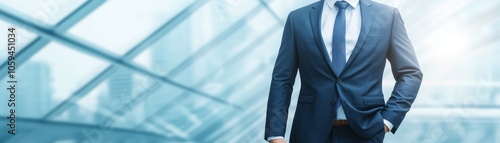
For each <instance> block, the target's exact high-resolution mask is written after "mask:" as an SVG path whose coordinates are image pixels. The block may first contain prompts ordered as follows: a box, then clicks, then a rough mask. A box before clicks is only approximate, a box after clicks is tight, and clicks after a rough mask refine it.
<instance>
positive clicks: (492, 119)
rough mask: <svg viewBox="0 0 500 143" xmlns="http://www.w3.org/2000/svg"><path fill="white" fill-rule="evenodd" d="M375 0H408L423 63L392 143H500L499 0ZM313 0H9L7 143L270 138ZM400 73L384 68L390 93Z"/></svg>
mask: <svg viewBox="0 0 500 143" xmlns="http://www.w3.org/2000/svg"><path fill="white" fill-rule="evenodd" d="M375 1H377V2H380V3H384V4H388V5H391V6H394V7H398V8H399V10H400V11H401V14H402V16H403V19H404V21H405V26H406V28H407V31H408V33H409V37H410V39H411V40H412V43H413V46H414V48H415V50H416V53H417V56H418V58H419V62H420V65H421V68H422V71H423V73H424V75H425V76H424V81H423V83H422V87H421V90H420V92H419V95H418V97H417V99H416V101H415V103H414V104H413V107H412V109H411V110H410V112H409V113H408V114H407V117H406V119H405V120H404V122H403V123H402V125H401V126H400V129H399V130H398V132H397V133H396V134H395V135H392V134H387V135H386V139H385V141H386V142H408V143H420V142H423V143H444V142H447V143H448V142H449V143H456V142H464V143H469V142H492V143H493V142H500V65H499V63H500V57H498V55H499V54H500V35H499V34H498V33H500V15H499V14H498V9H499V8H500V1H494V0H482V1H474V0H461V1H456V0H438V1H435V0H412V1H410V0H375ZM313 2H315V0H294V1H290V0H142V1H138V0H108V1H106V0H87V1H86V0H72V1H70V0H1V1H0V28H1V30H2V31H3V32H0V39H2V40H1V41H0V45H7V40H6V39H8V38H7V28H9V27H15V28H16V35H17V41H16V42H17V43H16V44H17V48H16V54H15V57H16V80H17V81H18V82H17V83H16V87H17V89H16V97H15V99H16V107H15V109H16V114H15V116H16V117H15V118H16V120H15V125H16V127H15V129H16V130H15V133H16V135H11V134H9V133H7V132H8V131H9V129H11V128H10V127H9V125H8V123H9V122H10V119H9V118H7V117H9V116H10V110H9V109H10V107H8V105H7V104H8V100H9V99H10V97H9V94H10V93H9V90H2V95H1V96H0V125H1V126H0V142H1V143H4V142H5V143H101V142H102V143H115V142H116V143H157V142H158V143H171V142H196V143H197V142H210V143H212V142H214V143H226V142H227V143H233V142H234V143H237V142H238V143H239V142H249V143H254V142H265V141H264V140H263V135H264V122H265V111H266V103H267V96H268V91H269V84H270V80H271V72H272V68H273V66H274V60H275V59H276V55H277V53H278V48H279V45H280V41H281V35H282V31H283V26H284V21H285V20H286V17H287V14H288V13H289V12H290V11H291V10H294V9H297V8H299V7H302V6H305V5H307V4H309V3H313ZM0 53H2V54H0V71H1V73H2V76H1V78H2V81H1V83H0V84H1V85H2V86H1V87H3V88H7V87H9V83H8V82H7V81H8V80H10V79H9V78H8V77H7V76H6V73H7V71H6V70H7V69H8V66H9V64H8V60H7V56H8V54H7V47H6V46H2V47H1V48H0ZM388 66H389V65H388ZM297 78H300V77H297ZM296 81H297V83H296V84H295V90H294V93H293V98H292V105H291V107H290V115H293V113H294V110H295V103H296V100H297V96H298V90H299V89H300V82H299V81H300V80H296ZM394 83H395V81H394V78H393V77H392V74H391V71H390V67H386V71H385V75H384V82H383V85H384V86H383V92H384V93H385V97H386V100H387V99H388V98H389V96H390V93H391V90H392V88H393V85H394ZM292 120H293V118H292V116H290V117H289V120H288V123H289V126H290V125H291V123H292ZM288 130H290V129H289V128H288ZM288 133H289V131H287V135H286V136H288Z"/></svg>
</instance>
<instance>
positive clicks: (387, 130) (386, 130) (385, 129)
mask: <svg viewBox="0 0 500 143" xmlns="http://www.w3.org/2000/svg"><path fill="white" fill-rule="evenodd" d="M384 131H385V133H387V132H389V127H387V125H385V124H384Z"/></svg>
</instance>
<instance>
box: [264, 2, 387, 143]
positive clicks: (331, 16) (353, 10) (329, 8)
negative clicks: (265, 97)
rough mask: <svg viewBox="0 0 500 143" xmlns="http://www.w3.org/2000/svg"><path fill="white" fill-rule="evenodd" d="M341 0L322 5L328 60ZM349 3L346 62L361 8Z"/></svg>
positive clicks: (356, 33)
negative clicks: (337, 5) (337, 4)
mask: <svg viewBox="0 0 500 143" xmlns="http://www.w3.org/2000/svg"><path fill="white" fill-rule="evenodd" d="M337 1H342V0H325V3H324V5H323V12H322V15H321V36H322V37H323V42H325V43H324V44H325V46H326V51H327V52H328V56H329V57H330V60H332V57H331V56H332V50H333V49H332V44H333V43H332V41H333V28H334V27H335V19H336V17H337V13H338V11H339V9H338V8H337V7H336V6H335V2H337ZM344 1H346V2H347V3H349V7H347V9H346V10H345V18H346V35H345V43H346V45H345V55H346V56H345V57H346V60H345V61H346V62H347V61H348V60H349V57H350V56H351V53H352V51H353V50H354V47H355V46H356V42H357V41H358V38H359V34H360V32H361V8H360V5H359V0H344ZM346 119H347V118H346V116H345V112H344V109H343V108H342V105H340V107H339V108H338V109H337V120H346ZM384 124H385V125H387V127H388V128H389V130H391V129H392V127H393V125H392V123H390V122H389V121H387V120H385V119H384ZM279 138H283V136H272V137H269V138H267V140H268V141H271V140H273V139H279Z"/></svg>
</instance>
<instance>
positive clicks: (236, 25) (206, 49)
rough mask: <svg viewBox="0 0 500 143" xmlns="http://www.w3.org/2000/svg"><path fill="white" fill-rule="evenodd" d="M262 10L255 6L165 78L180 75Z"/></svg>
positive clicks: (260, 7)
mask: <svg viewBox="0 0 500 143" xmlns="http://www.w3.org/2000/svg"><path fill="white" fill-rule="evenodd" d="M262 9H263V8H262V6H256V7H255V8H254V9H252V10H251V11H250V12H248V13H247V14H246V15H245V16H243V17H242V18H241V19H240V20H238V21H237V22H236V23H234V24H233V25H232V26H231V27H229V28H227V30H226V31H224V32H222V33H221V34H219V35H218V36H217V37H216V38H214V39H213V40H212V41H210V42H209V43H207V44H206V45H204V46H203V47H201V48H200V49H199V50H197V51H196V52H195V53H193V54H192V55H191V56H189V57H188V58H187V59H185V60H184V61H182V62H181V63H180V64H179V65H177V66H176V67H175V68H173V69H172V70H171V71H170V72H169V73H168V75H167V77H172V76H176V75H178V74H179V73H181V72H182V71H183V70H185V69H186V68H187V67H188V66H189V65H191V64H193V63H194V62H195V61H197V60H199V59H200V57H202V56H203V55H204V54H206V53H208V52H209V51H210V50H212V49H214V48H215V47H216V45H217V44H219V43H220V42H221V41H224V39H226V38H227V37H228V36H230V35H232V34H234V33H236V31H237V29H239V28H240V27H241V26H242V25H244V24H245V23H247V22H248V21H249V20H251V19H252V18H253V17H255V16H256V15H257V14H258V13H259V12H260V11H261V10H262Z"/></svg>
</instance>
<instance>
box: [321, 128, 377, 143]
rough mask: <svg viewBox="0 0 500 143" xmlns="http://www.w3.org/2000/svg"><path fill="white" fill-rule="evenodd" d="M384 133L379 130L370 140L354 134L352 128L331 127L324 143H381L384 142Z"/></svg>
mask: <svg viewBox="0 0 500 143" xmlns="http://www.w3.org/2000/svg"><path fill="white" fill-rule="evenodd" d="M384 137H385V131H384V129H383V128H382V129H380V132H378V133H377V134H376V135H375V136H373V137H372V138H369V139H367V138H363V137H361V136H359V135H358V134H356V132H354V130H352V128H351V127H350V126H349V125H347V126H338V127H332V129H330V133H329V135H328V139H327V140H326V143H382V142H384Z"/></svg>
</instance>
